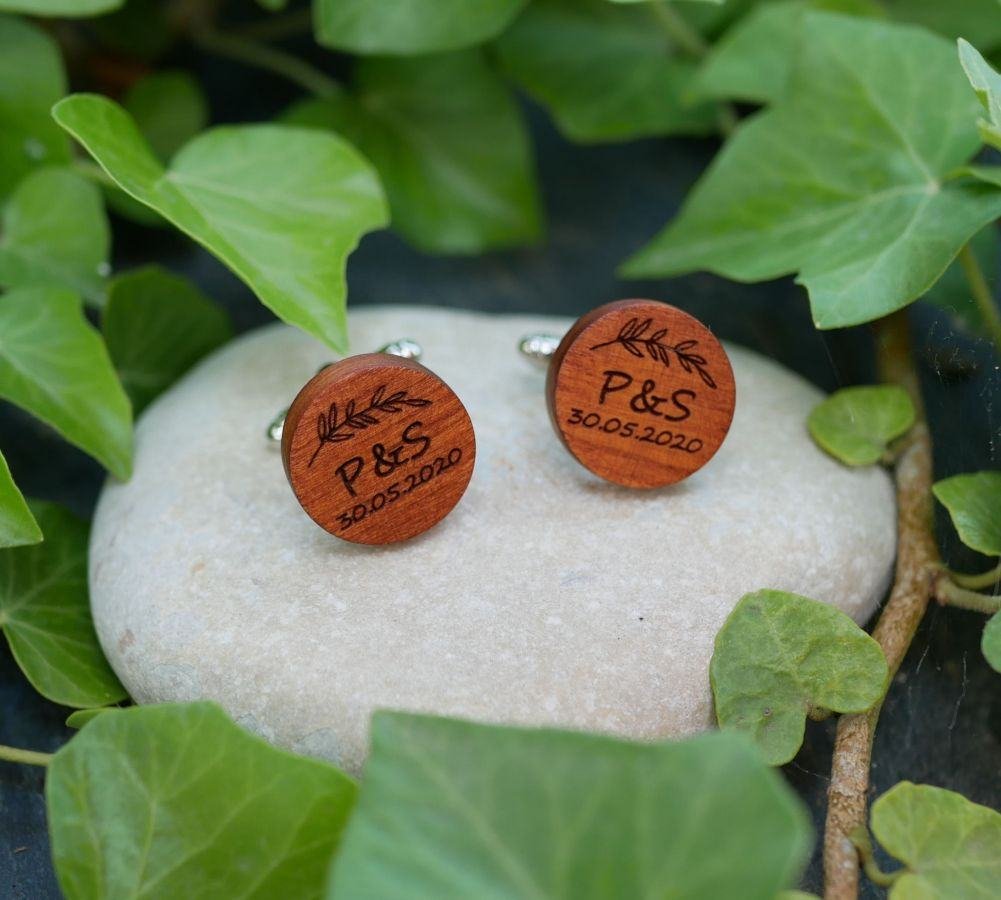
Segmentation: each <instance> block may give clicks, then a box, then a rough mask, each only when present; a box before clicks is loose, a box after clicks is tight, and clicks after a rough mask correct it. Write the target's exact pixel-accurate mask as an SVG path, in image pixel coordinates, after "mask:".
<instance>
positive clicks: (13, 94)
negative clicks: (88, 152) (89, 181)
mask: <svg viewBox="0 0 1001 900" xmlns="http://www.w3.org/2000/svg"><path fill="white" fill-rule="evenodd" d="M65 93H66V75H65V73H64V72H63V62H62V59H61V57H60V56H59V48H58V47H56V44H55V42H54V41H53V40H52V39H51V38H50V37H49V36H48V35H47V34H45V32H43V31H41V30H40V29H38V28H36V27H35V26H34V25H30V24H29V23H28V22H25V21H22V20H21V19H17V18H14V17H13V16H4V15H0V201H2V200H3V199H4V198H5V197H6V196H7V195H8V194H9V193H10V192H11V190H12V189H13V188H14V185H16V184H17V183H18V182H19V181H20V180H21V179H22V178H23V177H24V176H25V175H26V174H27V173H28V172H30V171H31V170H32V169H33V168H35V167H36V166H40V165H51V164H52V163H61V162H68V161H69V158H70V148H69V142H68V141H67V140H66V136H65V135H64V134H63V133H62V132H61V131H60V130H59V128H58V126H57V125H56V123H55V122H53V121H52V117H51V116H50V115H49V109H50V108H51V107H52V104H53V103H55V102H56V101H57V100H58V99H59V98H60V97H62V95H63V94H65Z"/></svg>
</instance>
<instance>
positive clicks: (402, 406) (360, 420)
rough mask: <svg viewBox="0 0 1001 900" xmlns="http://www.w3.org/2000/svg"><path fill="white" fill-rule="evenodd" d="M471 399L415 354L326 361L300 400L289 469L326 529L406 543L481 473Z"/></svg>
mask: <svg viewBox="0 0 1001 900" xmlns="http://www.w3.org/2000/svg"><path fill="white" fill-rule="evenodd" d="M475 458H476V440H475V437H474V435H473V424H472V422H471V421H470V419H469V414H468V413H467V412H466V408H465V407H464V406H463V405H462V402H461V401H460V400H459V398H458V397H457V396H456V395H455V393H454V392H453V391H452V389H451V388H450V387H449V386H448V385H447V384H445V382H444V381H442V380H441V379H440V378H439V377H438V376H437V375H435V374H434V373H433V372H430V371H428V370H427V369H425V368H424V366H422V365H420V364H419V363H416V362H414V361H412V360H408V359H401V358H399V357H395V356H388V355H386V354H384V353H366V354H362V355H360V356H352V357H350V358H348V359H345V360H342V361H341V362H338V363H334V364H333V365H331V366H328V367H327V368H325V369H323V370H322V371H321V372H320V373H319V374H317V375H316V376H315V377H314V378H313V379H311V380H310V381H309V382H308V383H307V384H306V385H305V387H303V389H302V390H301V391H300V392H299V394H298V396H297V397H296V398H295V400H294V401H293V402H292V406H291V408H290V409H289V412H288V416H287V417H286V419H285V428H284V431H283V433H282V460H283V462H284V463H285V474H286V475H287V476H288V480H289V484H291V485H292V490H293V492H294V493H295V496H296V498H297V499H298V500H299V503H300V504H302V508H303V509H304V510H305V511H306V512H307V514H308V515H309V517H310V518H311V519H312V520H313V521H314V522H316V524H317V525H319V526H320V527H321V528H324V529H325V530H327V531H329V532H330V533H331V534H334V535H336V536H337V537H339V538H343V539H344V540H347V541H353V542H355V543H358V544H390V543H394V542H396V541H404V540H407V538H411V537H414V536H415V535H418V534H420V533H421V532H424V531H427V529H429V528H431V527H432V526H434V525H436V524H438V522H440V521H441V520H442V519H444V518H445V516H447V515H448V514H449V512H451V510H452V508H453V507H454V506H455V504H456V503H458V502H459V500H460V498H461V497H462V495H463V493H464V492H465V490H466V487H467V485H468V484H469V479H470V477H471V476H472V474H473V463H474V461H475Z"/></svg>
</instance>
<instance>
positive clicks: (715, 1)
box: [609, 0, 725, 6]
mask: <svg viewBox="0 0 1001 900" xmlns="http://www.w3.org/2000/svg"><path fill="white" fill-rule="evenodd" d="M609 2H611V3H652V2H658V3H659V2H664V0H609ZM672 2H678V0H672ZM681 2H690V3H712V4H713V5H715V6H721V5H722V4H723V3H724V2H725V0H681Z"/></svg>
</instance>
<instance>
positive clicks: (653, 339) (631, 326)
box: [591, 318, 716, 390]
mask: <svg viewBox="0 0 1001 900" xmlns="http://www.w3.org/2000/svg"><path fill="white" fill-rule="evenodd" d="M652 326H653V319H643V320H642V321H640V319H639V318H633V319H630V320H629V321H628V322H626V323H625V325H623V326H622V328H621V329H620V330H619V333H618V334H617V335H616V336H615V337H614V338H612V340H610V341H605V342H604V343H601V344H595V345H594V346H593V347H592V348H591V349H592V350H599V349H600V348H602V347H610V346H611V345H612V344H621V345H622V347H623V348H624V349H625V350H626V351H627V352H629V353H631V354H632V355H633V356H635V357H638V358H639V359H642V358H643V357H644V356H649V357H650V359H652V360H654V361H655V362H660V363H662V364H663V365H664V367H665V368H670V366H671V357H672V355H673V356H674V357H676V358H677V360H678V364H679V365H680V366H681V368H682V369H683V370H684V371H686V372H688V373H692V372H695V373H696V374H697V375H698V376H699V378H701V379H702V381H703V382H704V383H705V384H706V385H707V386H708V387H711V388H712V389H713V390H715V389H716V382H715V381H714V380H713V377H712V375H710V374H709V371H708V369H707V368H706V358H705V357H704V356H702V355H700V354H698V353H693V352H692V351H693V350H694V349H695V348H696V347H698V345H699V342H698V341H695V340H687V341H680V342H679V343H677V344H668V343H666V342H665V341H664V338H665V337H666V336H667V329H666V328H658V329H657V330H656V331H652V332H651V331H650V328H651V327H652ZM648 332H649V334H648Z"/></svg>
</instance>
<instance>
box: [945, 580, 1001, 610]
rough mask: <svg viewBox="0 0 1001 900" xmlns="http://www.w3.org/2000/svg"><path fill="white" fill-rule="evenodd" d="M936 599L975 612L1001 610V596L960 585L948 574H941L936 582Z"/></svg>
mask: <svg viewBox="0 0 1001 900" xmlns="http://www.w3.org/2000/svg"><path fill="white" fill-rule="evenodd" d="M935 599H936V600H938V602H939V603H943V604H945V605H947V606H958V607H959V608H960V609H969V610H972V611H973V612H982V613H987V614H988V615H993V614H994V613H996V612H999V611H1001V596H991V595H990V594H981V593H978V592H977V591H971V590H969V589H968V588H964V587H960V586H959V585H958V584H956V583H955V582H953V581H952V580H951V579H950V578H949V577H948V576H940V577H939V578H938V579H937V580H936V582H935Z"/></svg>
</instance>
